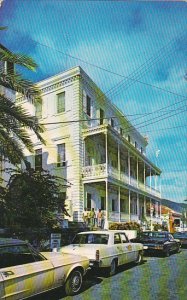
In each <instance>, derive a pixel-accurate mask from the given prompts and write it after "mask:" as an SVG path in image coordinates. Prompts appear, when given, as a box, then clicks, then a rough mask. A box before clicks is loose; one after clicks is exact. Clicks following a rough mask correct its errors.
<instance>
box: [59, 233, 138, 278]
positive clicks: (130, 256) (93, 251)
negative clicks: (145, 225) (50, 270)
mask: <svg viewBox="0 0 187 300" xmlns="http://www.w3.org/2000/svg"><path fill="white" fill-rule="evenodd" d="M60 252H61V253H71V254H79V255H80V254H81V255H84V256H87V257H88V258H89V261H90V267H91V268H106V267H109V268H110V275H114V274H115V273H116V269H117V267H118V266H120V265H122V264H126V263H130V262H135V263H137V264H139V263H141V262H142V260H143V245H142V244H141V243H131V242H130V241H129V240H128V237H127V236H126V234H125V232H124V231H122V230H107V231H106V230H101V231H88V232H80V233H78V234H77V235H76V236H75V238H74V239H73V241H72V243H71V244H70V245H68V246H64V247H62V248H61V249H60Z"/></svg>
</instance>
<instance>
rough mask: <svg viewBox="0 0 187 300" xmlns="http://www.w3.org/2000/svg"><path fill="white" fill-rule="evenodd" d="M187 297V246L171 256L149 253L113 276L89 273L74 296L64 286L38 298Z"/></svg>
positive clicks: (150, 299) (177, 299) (134, 299)
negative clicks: (68, 293)
mask: <svg viewBox="0 0 187 300" xmlns="http://www.w3.org/2000/svg"><path fill="white" fill-rule="evenodd" d="M44 299H45V300H62V299H63V300H64V299H65V300H70V299H73V300H83V299H84V300H87V299H88V300H92V299H94V300H101V299H102V300H110V299H112V300H113V299H114V300H170V299H171V300H186V299H187V249H182V251H181V253H178V254H173V255H171V256H170V257H168V258H164V257H154V256H146V257H144V263H143V264H142V265H140V266H134V265H128V266H125V267H122V268H120V269H119V270H118V273H117V274H116V275H115V276H113V277H108V276H107V275H105V274H101V276H94V275H93V274H91V273H88V274H87V277H86V281H85V283H84V287H83V290H82V292H81V293H80V294H79V295H77V296H74V297H68V296H66V295H65V293H64V291H63V289H59V290H57V291H55V292H50V293H46V294H45V295H43V296H40V297H35V298H34V300H44Z"/></svg>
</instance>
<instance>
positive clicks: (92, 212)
mask: <svg viewBox="0 0 187 300" xmlns="http://www.w3.org/2000/svg"><path fill="white" fill-rule="evenodd" d="M89 217H90V226H91V227H92V228H93V227H94V225H95V210H94V208H92V210H91V211H90V214H89Z"/></svg>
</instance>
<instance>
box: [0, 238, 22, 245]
mask: <svg viewBox="0 0 187 300" xmlns="http://www.w3.org/2000/svg"><path fill="white" fill-rule="evenodd" d="M18 244H19V245H20V244H21V245H23V244H26V242H25V241H22V240H18V239H11V238H0V246H13V245H18Z"/></svg>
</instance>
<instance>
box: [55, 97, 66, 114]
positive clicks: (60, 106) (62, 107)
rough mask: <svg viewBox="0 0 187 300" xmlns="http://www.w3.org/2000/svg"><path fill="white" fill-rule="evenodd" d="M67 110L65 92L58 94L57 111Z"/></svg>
mask: <svg viewBox="0 0 187 300" xmlns="http://www.w3.org/2000/svg"><path fill="white" fill-rule="evenodd" d="M62 112H65V92H62V93H60V94H57V113H58V114H59V113H62Z"/></svg>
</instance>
